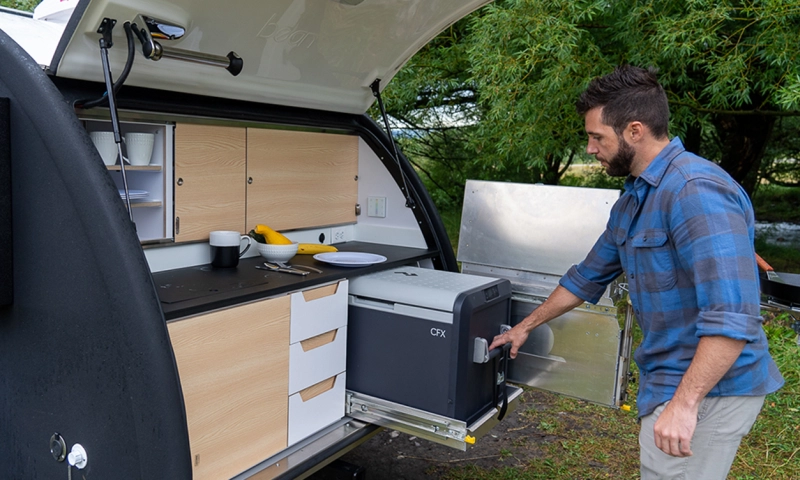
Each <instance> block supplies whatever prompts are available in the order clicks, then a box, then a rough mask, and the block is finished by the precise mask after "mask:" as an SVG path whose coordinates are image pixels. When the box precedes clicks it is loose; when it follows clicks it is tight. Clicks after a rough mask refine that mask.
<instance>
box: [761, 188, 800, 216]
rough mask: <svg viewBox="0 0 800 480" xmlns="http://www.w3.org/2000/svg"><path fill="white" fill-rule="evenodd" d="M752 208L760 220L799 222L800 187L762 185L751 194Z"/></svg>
mask: <svg viewBox="0 0 800 480" xmlns="http://www.w3.org/2000/svg"><path fill="white" fill-rule="evenodd" d="M753 208H754V209H755V211H756V219H757V220H758V221H761V222H790V223H800V188H796V187H795V188H787V187H781V186H779V185H762V186H761V187H759V189H758V191H756V193H755V195H753Z"/></svg>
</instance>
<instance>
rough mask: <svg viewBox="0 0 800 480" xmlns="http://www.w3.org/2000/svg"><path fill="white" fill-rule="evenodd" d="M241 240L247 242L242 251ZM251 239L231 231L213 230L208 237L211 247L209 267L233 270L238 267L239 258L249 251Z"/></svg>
mask: <svg viewBox="0 0 800 480" xmlns="http://www.w3.org/2000/svg"><path fill="white" fill-rule="evenodd" d="M242 240H247V245H245V247H244V250H242ZM251 243H252V239H251V238H250V237H249V236H247V235H242V234H240V233H239V232H235V231H232V230H215V231H213V232H211V233H209V235H208V244H209V245H210V246H211V266H212V267H218V268H233V267H236V266H237V265H239V257H241V256H242V255H244V254H245V252H247V250H248V249H250V244H251Z"/></svg>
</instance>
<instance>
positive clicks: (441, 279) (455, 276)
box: [349, 267, 499, 312]
mask: <svg viewBox="0 0 800 480" xmlns="http://www.w3.org/2000/svg"><path fill="white" fill-rule="evenodd" d="M498 282H499V280H497V279H494V278H487V277H481V276H477V275H465V274H461V273H455V272H446V271H443V270H432V269H429V268H418V267H398V268H392V269H389V270H384V271H381V272H377V273H373V274H370V275H362V276H359V277H355V278H352V279H350V285H349V292H350V295H354V296H356V297H361V298H368V299H374V300H379V301H382V302H387V303H397V304H403V305H411V306H415V307H421V308H428V309H432V310H439V311H442V312H452V311H453V309H454V307H455V304H456V299H457V298H458V296H459V295H460V294H461V293H462V292H466V291H470V290H475V289H482V288H488V287H490V286H491V285H493V284H495V283H498Z"/></svg>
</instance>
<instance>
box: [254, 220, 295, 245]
mask: <svg viewBox="0 0 800 480" xmlns="http://www.w3.org/2000/svg"><path fill="white" fill-rule="evenodd" d="M255 231H256V233H260V234H261V235H264V238H266V239H267V243H271V244H273V245H289V244H291V243H292V241H291V240H289V239H288V238H286V237H284V236H283V235H281V234H280V233H278V232H276V231H275V230H273V229H271V228H269V227H268V226H266V225H261V224H259V225H256V228H255Z"/></svg>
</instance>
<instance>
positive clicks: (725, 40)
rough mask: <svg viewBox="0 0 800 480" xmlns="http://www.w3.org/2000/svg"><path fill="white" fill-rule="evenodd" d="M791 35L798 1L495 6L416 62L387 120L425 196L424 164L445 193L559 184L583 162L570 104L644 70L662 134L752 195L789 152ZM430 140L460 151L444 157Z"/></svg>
mask: <svg viewBox="0 0 800 480" xmlns="http://www.w3.org/2000/svg"><path fill="white" fill-rule="evenodd" d="M798 32H800V2H798V0H764V1H756V0H751V1H733V0H723V1H719V0H694V1H691V2H682V1H676V0H652V1H649V2H639V1H635V0H622V1H615V2H607V1H593V0H577V1H574V0H573V1H570V0H539V1H534V0H500V1H497V2H495V3H494V4H491V5H489V6H487V7H485V8H483V9H481V10H479V11H478V12H476V13H474V14H473V15H471V16H470V17H469V18H468V19H466V20H464V21H462V22H460V23H458V24H456V26H454V27H453V28H452V29H451V30H450V31H448V32H446V34H444V35H443V36H441V37H439V38H437V39H436V40H435V41H434V42H432V43H431V44H430V45H429V46H428V47H426V48H425V49H423V50H422V51H421V52H420V53H419V54H418V55H417V56H415V57H414V58H412V60H411V62H409V64H408V66H407V67H406V68H404V69H403V70H402V71H401V72H400V73H399V74H398V76H397V78H396V79H395V80H394V82H393V84H392V85H391V86H390V87H389V88H387V90H386V92H385V94H386V97H387V98H388V101H387V103H388V104H389V105H390V106H391V107H390V112H391V113H392V115H394V116H395V117H396V118H398V119H402V120H403V122H404V123H403V124H404V125H406V126H408V127H409V128H413V129H416V130H415V132H416V135H414V136H410V137H408V138H406V139H405V143H406V144H413V145H414V146H413V148H411V149H410V151H411V152H412V154H411V155H410V156H412V157H414V159H415V162H417V163H418V164H420V165H424V166H425V168H426V172H427V174H428V176H430V177H431V178H432V179H433V181H434V183H436V182H440V181H442V179H441V178H439V177H438V176H437V175H436V172H437V171H438V169H437V168H436V167H434V166H431V164H440V165H444V164H443V163H440V162H444V161H449V162H451V164H452V165H458V166H460V167H461V169H460V170H458V171H459V175H456V176H453V175H450V176H449V177H448V178H447V179H446V181H442V183H447V182H450V181H455V180H456V179H457V177H459V176H463V175H472V178H496V179H504V180H512V181H543V182H547V183H556V182H558V180H559V179H560V177H561V174H562V173H563V171H564V167H565V166H566V165H568V164H569V162H571V161H574V160H575V159H578V158H580V156H581V155H582V153H581V152H582V151H583V148H584V145H585V138H584V137H585V135H584V133H583V126H582V119H580V118H579V117H578V116H577V115H576V114H575V111H574V102H575V99H576V98H577V96H578V94H579V93H580V91H582V89H583V88H584V87H585V85H586V84H587V83H588V81H589V80H590V79H591V78H593V77H595V76H597V75H601V74H604V73H607V72H608V71H610V70H611V69H612V68H613V66H614V65H618V64H622V63H631V64H635V65H641V66H654V67H656V68H658V69H659V77H660V79H661V81H662V83H663V84H664V86H665V89H666V90H667V94H668V97H669V100H670V106H671V111H672V117H673V118H672V122H671V133H672V134H677V135H680V136H681V138H682V139H683V140H684V143H685V144H686V145H687V148H689V149H690V150H692V151H695V152H697V153H699V154H701V155H704V156H706V157H707V158H709V159H711V160H714V161H717V162H719V163H720V164H721V165H722V166H723V168H725V169H726V170H727V171H728V172H730V173H731V175H732V176H733V177H734V178H735V179H736V180H737V181H739V182H740V183H742V184H743V185H744V186H745V188H746V189H747V190H748V191H750V192H752V191H753V190H754V189H755V187H756V185H757V182H758V179H759V175H758V174H759V167H760V166H761V165H762V164H763V165H764V166H765V167H769V166H770V165H774V162H772V159H774V158H785V157H787V156H791V155H792V154H794V153H796V152H797V149H796V147H795V146H793V144H792V141H793V139H794V137H797V133H798V132H797V131H796V130H795V131H794V134H793V135H792V133H791V130H792V128H795V129H796V127H797V126H798V122H796V121H795V120H794V119H796V118H797V117H798V116H800V58H799V57H800V41H798V40H800V33H798ZM443 109H444V110H443ZM444 111H446V112H447V114H446V115H444V117H443V118H444V120H445V121H444V123H442V115H441V113H442V112H444ZM453 118H464V119H467V120H468V121H464V122H461V124H460V125H459V124H458V123H456V122H453V121H452V119H453ZM437 122H438V123H437ZM448 122H449V123H448ZM464 125H466V126H464ZM420 126H423V127H425V128H418V127H420ZM437 128H438V129H440V130H446V131H447V135H448V138H450V139H451V140H456V141H458V142H459V146H458V147H457V148H442V147H443V145H447V144H446V143H442V142H440V141H438V140H439V139H440V137H441V136H440V137H434V136H432V135H434V133H435V129H437ZM452 130H458V131H457V132H454V131H452ZM787 130H788V131H787ZM777 133H781V135H776V134H777ZM434 138H436V139H437V141H434ZM434 149H435V150H434ZM406 151H407V152H408V151H409V150H406ZM434 151H438V152H439V153H438V155H434V154H433V152H434ZM449 151H453V152H459V154H460V155H464V158H445V157H446V156H447V152H449ZM780 167H781V168H784V169H787V168H788V169H792V168H796V167H797V164H796V163H792V162H788V163H787V162H783V163H780ZM443 170H444V171H445V172H447V173H451V172H452V171H454V170H457V169H454V168H450V167H448V168H443ZM773 170H774V168H773ZM768 172H769V169H768V168H765V169H764V170H763V171H762V173H763V174H765V175H768V174H769V173H768ZM479 175H483V176H479ZM783 178H789V177H786V175H785V174H784V176H783ZM456 190H457V188H451V191H456Z"/></svg>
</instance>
